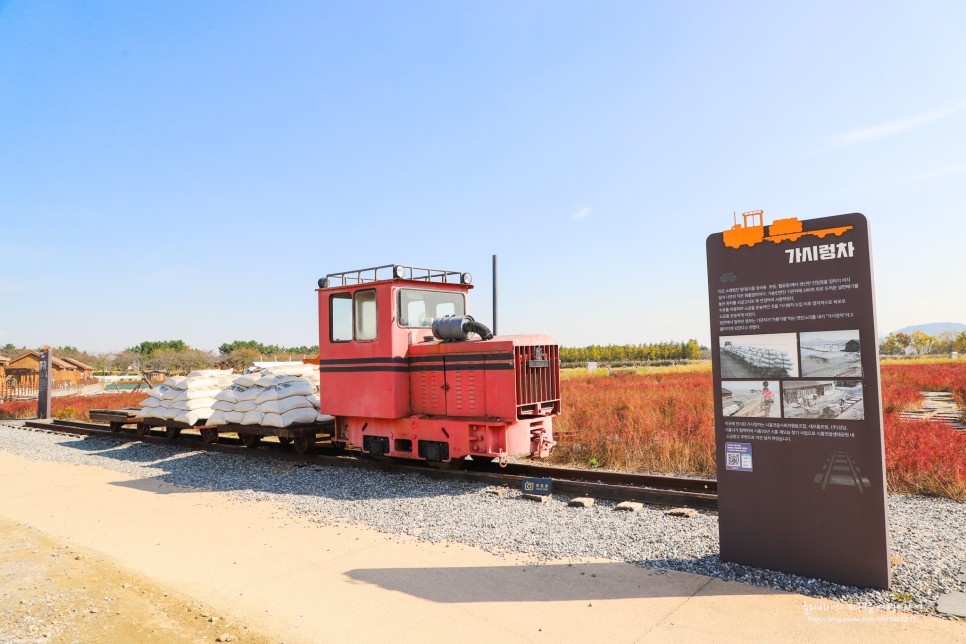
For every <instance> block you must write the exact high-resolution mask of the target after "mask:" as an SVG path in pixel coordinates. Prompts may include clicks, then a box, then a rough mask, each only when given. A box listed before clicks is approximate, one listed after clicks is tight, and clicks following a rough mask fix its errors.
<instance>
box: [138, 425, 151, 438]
mask: <svg viewBox="0 0 966 644" xmlns="http://www.w3.org/2000/svg"><path fill="white" fill-rule="evenodd" d="M137 433H138V436H147V435H148V434H150V433H151V426H150V425H148V424H147V423H138V427H137Z"/></svg>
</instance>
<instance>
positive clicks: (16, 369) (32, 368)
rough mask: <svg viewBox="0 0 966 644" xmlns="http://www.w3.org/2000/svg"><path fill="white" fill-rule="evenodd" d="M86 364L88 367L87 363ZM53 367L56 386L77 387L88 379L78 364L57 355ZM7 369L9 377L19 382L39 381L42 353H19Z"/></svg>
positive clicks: (53, 360) (52, 361)
mask: <svg viewBox="0 0 966 644" xmlns="http://www.w3.org/2000/svg"><path fill="white" fill-rule="evenodd" d="M81 364H83V363H81ZM84 366H85V367H87V365H84ZM51 367H52V372H53V373H52V374H51V375H52V377H53V381H54V383H53V384H54V387H55V388H56V387H76V386H78V385H79V384H82V383H83V382H84V381H85V380H86V378H85V376H84V373H85V372H84V371H83V370H82V369H80V368H78V366H77V365H76V364H73V363H71V362H68V361H66V360H63V359H61V358H58V357H57V356H54V357H53V358H51ZM87 369H91V367H87ZM5 370H6V375H7V377H10V376H13V377H14V378H16V379H17V382H18V383H21V384H26V383H30V382H37V381H38V379H39V378H40V354H39V353H38V352H36V351H28V352H27V353H24V354H22V355H19V356H17V357H16V358H14V359H12V360H11V361H10V362H9V364H7V366H6V369H5ZM88 377H89V376H88Z"/></svg>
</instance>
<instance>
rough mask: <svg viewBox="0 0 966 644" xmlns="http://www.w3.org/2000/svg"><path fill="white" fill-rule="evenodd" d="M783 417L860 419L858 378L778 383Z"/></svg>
mask: <svg viewBox="0 0 966 644" xmlns="http://www.w3.org/2000/svg"><path fill="white" fill-rule="evenodd" d="M782 403H783V407H784V413H785V418H824V419H832V418H834V419H837V420H862V419H864V418H865V408H864V405H863V404H862V381H861V380H797V381H794V382H785V383H783V384H782Z"/></svg>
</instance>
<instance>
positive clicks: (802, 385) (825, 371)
mask: <svg viewBox="0 0 966 644" xmlns="http://www.w3.org/2000/svg"><path fill="white" fill-rule="evenodd" d="M707 252H708V293H709V297H710V304H711V345H712V346H711V349H712V351H711V353H712V362H713V373H714V387H715V397H714V399H715V408H714V411H715V439H716V443H717V465H718V513H719V515H718V522H719V531H720V536H721V559H722V561H729V562H735V563H740V564H745V565H750V566H756V567H761V568H769V569H772V570H779V571H783V572H789V573H795V574H800V575H805V576H808V577H817V578H821V579H826V580H829V581H833V582H838V583H842V584H849V585H855V586H862V587H869V588H888V587H889V583H890V575H891V572H890V568H889V540H888V516H887V509H886V487H885V451H884V445H883V435H882V398H881V392H880V388H879V357H878V352H877V350H876V349H877V341H876V338H877V334H876V325H875V302H874V288H873V283H872V256H871V244H870V237H869V227H868V222H867V221H866V218H865V217H864V216H863V215H861V214H857V213H855V214H849V215H839V216H835V217H822V218H818V219H809V220H804V221H799V220H797V219H794V218H790V219H780V220H778V221H775V222H773V223H772V224H771V225H769V226H766V225H764V221H763V218H762V213H761V212H760V211H756V212H754V213H747V214H746V216H745V221H744V222H743V223H742V224H738V223H736V224H735V226H734V227H733V228H732V229H730V230H728V231H725V232H724V233H716V234H714V235H711V236H710V237H708V241H707Z"/></svg>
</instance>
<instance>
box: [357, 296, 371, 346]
mask: <svg viewBox="0 0 966 644" xmlns="http://www.w3.org/2000/svg"><path fill="white" fill-rule="evenodd" d="M353 301H354V302H355V330H356V340H361V341H365V340H375V339H376V292H375V291H374V290H366V291H356V294H355V297H354V298H353Z"/></svg>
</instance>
